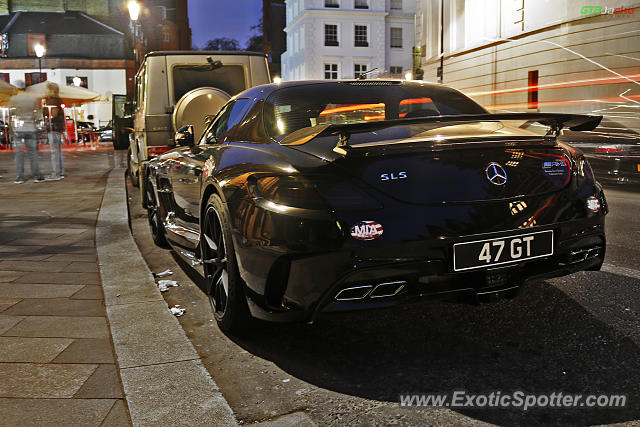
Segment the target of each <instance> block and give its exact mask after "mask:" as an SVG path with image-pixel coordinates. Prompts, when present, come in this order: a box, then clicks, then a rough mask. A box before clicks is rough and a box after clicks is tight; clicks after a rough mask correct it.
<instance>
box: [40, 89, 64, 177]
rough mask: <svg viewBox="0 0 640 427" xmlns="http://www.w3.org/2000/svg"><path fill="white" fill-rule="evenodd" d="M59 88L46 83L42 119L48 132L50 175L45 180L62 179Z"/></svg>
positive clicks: (62, 122)
mask: <svg viewBox="0 0 640 427" xmlns="http://www.w3.org/2000/svg"><path fill="white" fill-rule="evenodd" d="M59 94H60V88H59V87H58V84H57V83H53V82H48V83H47V97H46V98H45V107H44V119H45V126H46V127H47V130H48V136H49V148H50V150H51V175H49V176H47V178H46V179H47V180H50V181H58V180H60V179H62V178H64V156H63V155H62V132H63V131H64V126H65V124H64V109H63V108H62V100H61V99H60V96H59Z"/></svg>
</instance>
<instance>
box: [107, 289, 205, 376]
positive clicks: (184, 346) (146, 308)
mask: <svg viewBox="0 0 640 427" xmlns="http://www.w3.org/2000/svg"><path fill="white" fill-rule="evenodd" d="M107 313H108V315H109V322H110V325H111V335H112V336H113V343H114V346H115V349H116V355H117V356H118V364H119V365H120V369H123V368H129V367H132V366H141V365H153V364H159V363H167V362H176V361H180V360H192V359H198V358H199V357H198V353H196V351H195V349H194V348H193V345H192V344H191V342H190V341H189V339H188V338H187V336H186V335H185V334H184V331H183V330H182V328H181V327H180V324H179V323H178V320H177V319H176V318H175V316H174V315H173V314H171V312H170V311H169V308H168V306H167V303H166V302H164V300H163V301H151V302H143V303H137V304H127V305H112V306H110V307H107Z"/></svg>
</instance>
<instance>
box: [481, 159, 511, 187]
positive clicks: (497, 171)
mask: <svg viewBox="0 0 640 427" xmlns="http://www.w3.org/2000/svg"><path fill="white" fill-rule="evenodd" d="M484 171H485V173H486V174H487V179H488V180H489V182H490V183H492V184H494V185H504V184H505V183H506V182H507V172H505V170H504V168H503V167H502V166H500V163H496V162H491V163H489V166H487V168H486V169H485V170H484Z"/></svg>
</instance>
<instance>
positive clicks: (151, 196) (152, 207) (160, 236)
mask: <svg viewBox="0 0 640 427" xmlns="http://www.w3.org/2000/svg"><path fill="white" fill-rule="evenodd" d="M144 189H145V191H144V193H145V197H146V198H147V220H148V221H149V227H150V228H151V237H152V238H153V243H155V244H156V246H159V247H161V248H165V249H167V248H169V242H167V237H166V233H165V230H164V224H163V223H162V213H161V210H160V204H159V203H158V200H157V199H156V195H155V192H154V191H153V184H151V180H150V179H147V181H146V183H145V186H144Z"/></svg>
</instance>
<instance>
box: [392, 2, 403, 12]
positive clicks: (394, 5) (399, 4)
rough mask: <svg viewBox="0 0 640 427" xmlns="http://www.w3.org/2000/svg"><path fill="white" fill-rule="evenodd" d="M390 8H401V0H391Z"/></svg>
mask: <svg viewBox="0 0 640 427" xmlns="http://www.w3.org/2000/svg"><path fill="white" fill-rule="evenodd" d="M391 9H393V10H402V0H391Z"/></svg>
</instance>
